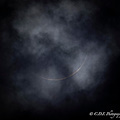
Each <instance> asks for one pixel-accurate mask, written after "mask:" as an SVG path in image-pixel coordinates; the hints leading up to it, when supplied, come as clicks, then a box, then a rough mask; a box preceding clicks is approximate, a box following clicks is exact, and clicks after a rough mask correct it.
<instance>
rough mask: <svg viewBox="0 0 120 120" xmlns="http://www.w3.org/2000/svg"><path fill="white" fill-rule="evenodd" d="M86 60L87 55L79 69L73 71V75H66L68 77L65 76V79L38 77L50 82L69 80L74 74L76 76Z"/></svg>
mask: <svg viewBox="0 0 120 120" xmlns="http://www.w3.org/2000/svg"><path fill="white" fill-rule="evenodd" d="M86 58H87V55H86V56H85V58H84V61H83V63H82V64H81V65H80V67H79V68H78V69H77V70H76V71H74V72H73V73H71V74H70V75H68V76H66V77H63V78H54V79H53V78H46V77H42V76H40V77H41V78H42V79H45V80H51V81H57V80H65V79H67V78H70V77H72V76H74V75H75V74H77V73H78V72H79V71H80V70H81V68H82V67H83V65H84V64H85V61H86Z"/></svg>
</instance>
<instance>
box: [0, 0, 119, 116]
mask: <svg viewBox="0 0 120 120" xmlns="http://www.w3.org/2000/svg"><path fill="white" fill-rule="evenodd" d="M1 4H2V6H4V7H1V9H2V10H3V12H2V13H1V19H0V25H1V28H0V31H1V33H0V38H1V41H0V43H1V45H0V46H1V51H0V54H1V59H0V62H1V65H0V66H1V74H0V75H1V85H0V86H1V88H0V89H1V91H2V92H1V98H2V99H1V103H3V107H2V108H3V112H4V113H7V114H10V115H12V114H16V116H17V114H18V116H19V114H20V116H22V114H26V111H27V112H28V113H29V111H30V113H31V114H35V115H36V116H42V115H41V114H43V115H44V114H45V115H49V110H51V112H53V113H54V112H55V111H56V112H55V114H56V116H57V114H58V113H59V112H60V111H62V113H61V114H63V115H65V114H66V116H67V113H66V112H65V111H68V112H69V113H72V111H76V110H79V111H80V112H81V114H83V113H85V114H86V112H88V111H87V110H86V108H87V107H88V108H91V109H94V108H93V107H91V105H94V104H96V103H95V102H96V101H97V100H98V101H99V99H101V96H102V95H100V96H98V95H97V94H98V93H99V90H98V89H99V88H100V89H101V91H100V92H102V91H103V89H104V88H106V83H107V81H108V80H109V79H110V78H109V77H107V76H109V75H107V74H108V73H109V71H110V70H109V68H110V66H112V65H111V64H112V61H116V60H117V58H118V56H119V53H120V49H119V40H118V38H117V37H116V36H118V35H119V32H118V31H119V28H118V26H119V16H118V11H119V9H117V6H116V4H115V3H114V4H112V2H111V1H110V2H109V4H106V1H104V2H100V1H99V0H98V3H96V1H87V0H86V1H83V0H80V1H69V0H65V1H47V0H46V1H37V0H35V1H29V2H28V1H27V0H23V1H15V0H13V1H11V2H10V1H3V2H2V3H1ZM111 6H112V8H111ZM115 6H116V7H115ZM106 7H107V8H106ZM111 12H112V13H111ZM85 58H86V60H85ZM83 62H84V65H83V66H82V68H81V69H80V71H79V72H78V73H77V74H75V75H74V76H72V77H70V78H67V79H65V80H62V81H60V80H57V81H54V80H53V81H52V80H45V79H43V78H42V77H45V78H53V79H56V78H57V79H58V78H64V77H66V76H68V75H70V74H71V73H73V72H74V71H76V70H77V69H78V68H79V67H80V66H81V65H82V63H83ZM101 86H102V87H101ZM103 86H104V87H103ZM90 104H91V105H90ZM87 105H88V106H87ZM98 107H99V105H98ZM82 110H83V112H82ZM6 111H7V112H6ZM17 111H18V112H17ZM38 113H39V114H40V115H38ZM53 113H51V114H53ZM73 114H74V113H73ZM76 114H77V113H76ZM23 116H24V115H23ZM33 116H34V115H33Z"/></svg>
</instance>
